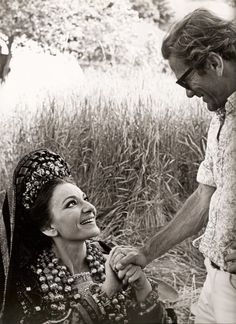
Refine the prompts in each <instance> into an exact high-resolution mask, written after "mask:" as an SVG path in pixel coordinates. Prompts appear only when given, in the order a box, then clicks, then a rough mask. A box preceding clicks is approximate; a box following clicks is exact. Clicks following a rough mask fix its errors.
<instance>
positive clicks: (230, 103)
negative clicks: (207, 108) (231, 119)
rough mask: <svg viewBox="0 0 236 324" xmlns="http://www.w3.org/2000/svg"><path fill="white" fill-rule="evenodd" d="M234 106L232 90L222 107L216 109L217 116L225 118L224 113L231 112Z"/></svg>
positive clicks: (235, 102) (235, 97)
mask: <svg viewBox="0 0 236 324" xmlns="http://www.w3.org/2000/svg"><path fill="white" fill-rule="evenodd" d="M235 107H236V91H235V92H233V93H232V94H231V95H230V96H229V98H228V99H227V101H226V104H225V106H224V107H223V108H219V109H218V110H216V114H217V115H218V116H219V118H222V117H223V118H225V113H227V114H229V113H231V112H232V111H233V110H234V109H235Z"/></svg>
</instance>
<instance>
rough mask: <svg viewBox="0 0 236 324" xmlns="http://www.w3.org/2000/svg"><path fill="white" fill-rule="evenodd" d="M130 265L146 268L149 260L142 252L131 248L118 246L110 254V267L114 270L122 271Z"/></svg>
mask: <svg viewBox="0 0 236 324" xmlns="http://www.w3.org/2000/svg"><path fill="white" fill-rule="evenodd" d="M129 264H135V265H137V266H140V267H141V268H144V267H145V266H146V265H147V259H146V257H145V255H144V253H143V252H142V250H141V249H140V250H139V249H137V248H134V247H129V246H126V247H125V246H116V247H114V248H113V249H112V251H111V252H110V265H111V267H112V268H113V269H116V270H122V269H124V268H125V267H126V266H127V265H129Z"/></svg>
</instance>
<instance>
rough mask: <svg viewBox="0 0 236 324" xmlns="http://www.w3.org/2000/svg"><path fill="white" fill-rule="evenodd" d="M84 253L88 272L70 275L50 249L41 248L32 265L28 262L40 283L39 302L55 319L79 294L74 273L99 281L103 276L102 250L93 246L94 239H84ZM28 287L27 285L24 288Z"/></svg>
mask: <svg viewBox="0 0 236 324" xmlns="http://www.w3.org/2000/svg"><path fill="white" fill-rule="evenodd" d="M86 248H87V256H86V261H87V262H88V266H89V268H90V273H81V274H76V275H75V276H73V275H71V273H70V272H69V270H68V268H67V267H66V266H65V265H61V264H60V260H59V259H58V258H57V257H56V256H55V254H54V252H53V251H52V250H45V251H43V252H42V253H41V254H40V255H39V256H38V258H37V262H36V265H35V266H31V268H32V270H33V272H34V273H36V275H37V279H38V281H39V283H40V288H41V294H42V303H41V304H43V305H44V311H45V312H47V313H48V314H50V316H51V318H52V319H58V318H61V317H63V316H65V315H66V314H67V313H68V312H69V311H70V308H71V307H73V305H74V304H75V302H76V301H78V300H79V299H80V298H81V295H80V294H79V293H78V289H77V286H76V285H75V280H77V279H78V277H79V278H80V279H81V278H83V277H84V279H85V280H86V279H87V278H88V275H90V278H91V277H92V280H93V281H94V282H97V283H101V282H103V281H104V280H105V277H106V276H105V266H104V264H105V258H104V256H103V254H102V252H101V251H100V250H99V249H98V248H97V247H96V245H95V243H93V242H91V241H86ZM27 289H28V291H30V290H31V287H27V288H26V290H27ZM34 309H35V311H36V312H39V311H41V309H42V305H37V306H35V307H34Z"/></svg>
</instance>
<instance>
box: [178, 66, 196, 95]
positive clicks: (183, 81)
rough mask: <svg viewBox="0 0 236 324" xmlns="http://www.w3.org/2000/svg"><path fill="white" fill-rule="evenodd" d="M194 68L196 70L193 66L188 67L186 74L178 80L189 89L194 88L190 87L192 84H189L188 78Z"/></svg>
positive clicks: (179, 83)
mask: <svg viewBox="0 0 236 324" xmlns="http://www.w3.org/2000/svg"><path fill="white" fill-rule="evenodd" d="M193 70H194V68H193V67H190V68H189V69H187V71H185V72H184V74H183V75H181V77H180V78H179V79H178V80H177V81H176V83H177V84H178V85H180V86H181V87H183V88H185V89H187V90H192V89H191V88H190V86H189V85H188V82H187V81H186V78H187V76H188V75H189V74H190V73H191V72H192V71H193Z"/></svg>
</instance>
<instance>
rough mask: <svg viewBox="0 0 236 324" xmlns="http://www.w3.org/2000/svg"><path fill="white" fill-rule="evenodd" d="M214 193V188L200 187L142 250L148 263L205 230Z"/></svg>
mask: <svg viewBox="0 0 236 324" xmlns="http://www.w3.org/2000/svg"><path fill="white" fill-rule="evenodd" d="M214 191H215V188H214V187H210V186H206V185H203V184H200V185H199V186H198V188H197V189H196V190H195V191H194V192H193V194H192V195H191V196H190V197H189V198H188V199H187V200H186V202H185V203H184V204H183V206H182V208H181V209H180V210H179V211H178V213H177V214H176V215H175V217H174V218H173V219H172V220H171V221H170V222H169V223H168V224H167V225H166V226H165V227H164V228H163V229H162V230H161V231H160V232H159V233H157V234H156V235H155V236H154V237H153V238H151V240H150V241H148V242H147V244H146V245H145V246H144V247H143V248H142V249H141V251H142V252H143V254H144V255H145V256H146V258H147V262H148V263H149V262H151V261H152V260H154V259H156V258H158V257H159V256H161V255H163V254H164V253H165V252H167V251H168V250H169V249H171V248H172V247H173V246H175V245H176V244H178V243H180V242H182V241H184V240H185V239H186V238H187V237H190V236H192V235H194V234H197V233H198V232H199V231H200V230H201V229H202V228H203V226H204V225H205V224H206V222H207V220H208V211H209V205H210V200H211V196H212V194H213V193H214Z"/></svg>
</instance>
